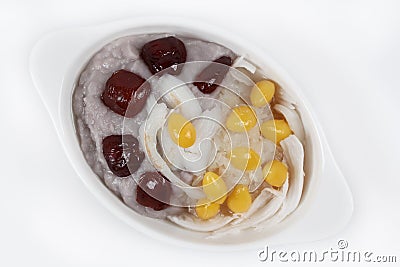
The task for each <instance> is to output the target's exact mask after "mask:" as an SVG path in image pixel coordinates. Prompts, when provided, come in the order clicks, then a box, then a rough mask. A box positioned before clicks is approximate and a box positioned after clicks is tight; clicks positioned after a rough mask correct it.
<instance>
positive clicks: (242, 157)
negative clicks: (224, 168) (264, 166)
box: [230, 146, 260, 171]
mask: <svg viewBox="0 0 400 267" xmlns="http://www.w3.org/2000/svg"><path fill="white" fill-rule="evenodd" d="M230 160H231V163H232V166H233V167H235V168H236V169H238V170H243V171H254V170H255V169H257V167H258V165H260V156H259V155H258V153H257V152H255V151H254V150H253V149H251V148H249V147H244V146H239V147H235V148H233V149H232V151H231V152H230Z"/></svg>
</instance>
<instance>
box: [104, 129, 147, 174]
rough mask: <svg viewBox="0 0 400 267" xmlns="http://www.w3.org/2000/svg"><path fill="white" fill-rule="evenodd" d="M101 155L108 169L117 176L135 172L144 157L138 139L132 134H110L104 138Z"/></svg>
mask: <svg viewBox="0 0 400 267" xmlns="http://www.w3.org/2000/svg"><path fill="white" fill-rule="evenodd" d="M103 155H104V158H105V159H106V162H107V165H108V167H109V168H110V170H111V171H112V172H113V173H114V174H115V175H117V176H118V177H126V176H129V175H131V174H132V173H134V172H136V171H137V170H138V169H139V167H140V165H141V164H142V162H143V159H144V153H143V151H141V150H140V148H139V141H138V139H137V138H136V137H134V136H132V135H110V136H107V137H106V138H104V139H103Z"/></svg>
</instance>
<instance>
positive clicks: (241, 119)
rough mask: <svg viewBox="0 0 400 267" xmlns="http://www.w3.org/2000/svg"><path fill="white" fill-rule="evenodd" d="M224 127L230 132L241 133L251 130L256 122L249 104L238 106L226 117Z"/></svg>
mask: <svg viewBox="0 0 400 267" xmlns="http://www.w3.org/2000/svg"><path fill="white" fill-rule="evenodd" d="M225 124H226V128H228V130H230V131H232V132H238V133H243V132H246V131H249V130H251V129H252V128H253V127H254V126H256V124H257V117H256V115H255V112H254V110H253V109H252V108H251V107H249V106H238V107H235V108H233V109H232V112H231V113H230V114H229V115H228V118H227V119H226V123H225Z"/></svg>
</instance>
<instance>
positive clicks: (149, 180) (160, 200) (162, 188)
mask: <svg viewBox="0 0 400 267" xmlns="http://www.w3.org/2000/svg"><path fill="white" fill-rule="evenodd" d="M171 191H172V190H171V184H170V182H169V181H168V179H166V178H164V176H162V174H160V173H159V172H146V173H144V174H142V176H141V177H140V179H139V182H138V185H137V187H136V202H137V203H139V204H140V205H142V206H145V207H149V208H152V209H153V210H157V211H158V210H163V209H165V208H167V207H168V206H169V204H168V203H169V201H170V197H171Z"/></svg>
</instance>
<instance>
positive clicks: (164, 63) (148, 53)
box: [140, 36, 186, 75]
mask: <svg viewBox="0 0 400 267" xmlns="http://www.w3.org/2000/svg"><path fill="white" fill-rule="evenodd" d="M140 57H141V58H142V59H143V61H144V62H145V63H146V65H147V67H148V68H149V70H150V72H151V73H152V74H156V73H157V72H160V71H162V70H165V69H167V68H169V67H172V68H170V70H169V71H168V73H169V74H172V75H177V74H179V73H180V72H181V67H180V66H178V64H181V63H185V62H186V47H185V44H184V43H183V42H182V41H181V40H179V39H178V38H176V37H173V36H169V37H164V38H160V39H156V40H153V41H150V42H148V43H146V44H145V45H144V46H143V47H142V51H141V53H140Z"/></svg>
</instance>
